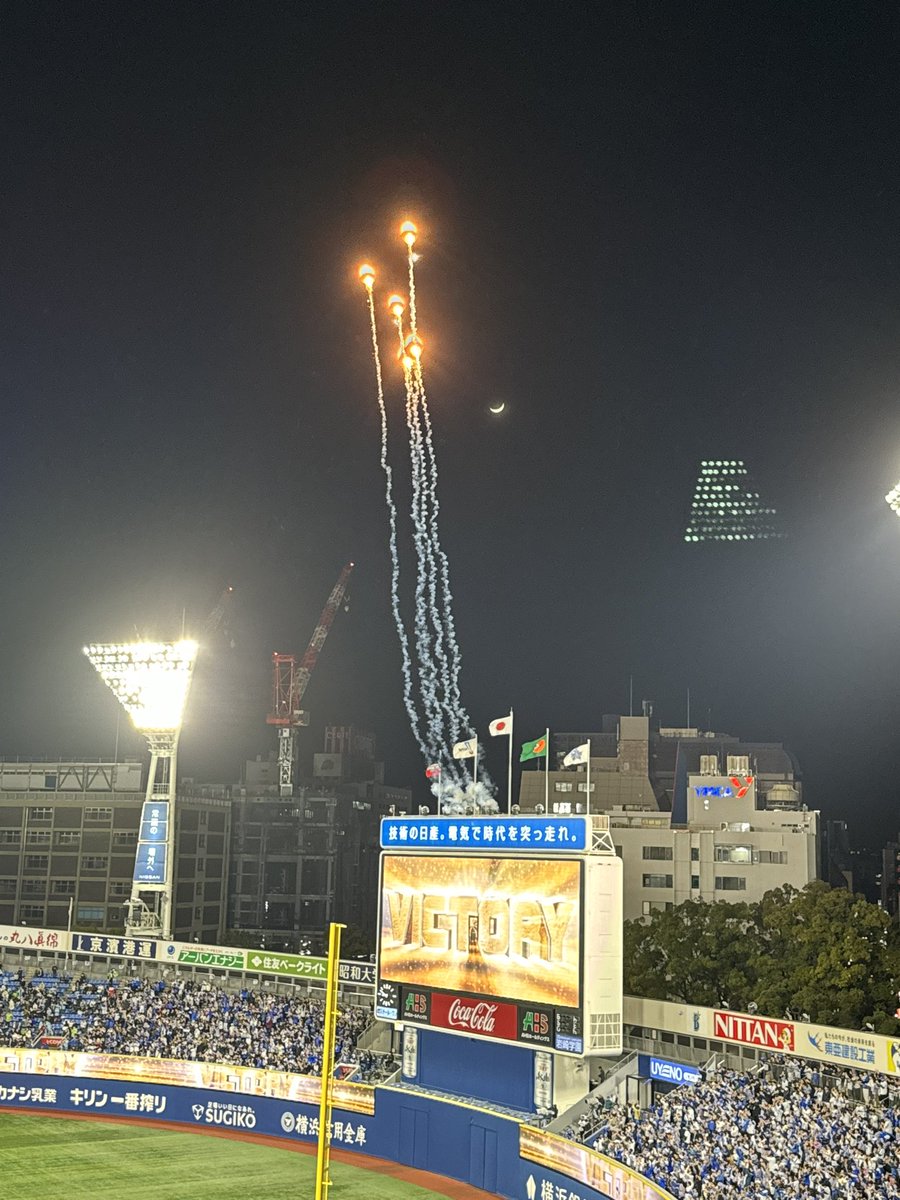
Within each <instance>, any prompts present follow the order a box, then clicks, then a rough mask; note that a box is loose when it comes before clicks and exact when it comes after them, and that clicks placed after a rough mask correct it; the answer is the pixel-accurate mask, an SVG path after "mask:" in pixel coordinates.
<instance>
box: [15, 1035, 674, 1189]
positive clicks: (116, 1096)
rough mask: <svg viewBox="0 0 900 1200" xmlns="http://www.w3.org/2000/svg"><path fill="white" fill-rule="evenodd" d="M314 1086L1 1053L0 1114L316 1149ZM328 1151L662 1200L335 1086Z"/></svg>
mask: <svg viewBox="0 0 900 1200" xmlns="http://www.w3.org/2000/svg"><path fill="white" fill-rule="evenodd" d="M318 1096H319V1081H318V1079H315V1078H313V1077H312V1076H302V1075H300V1076H298V1075H288V1074H286V1073H285V1072H281V1071H261V1070H253V1069H251V1068H245V1067H236V1066H229V1065H225V1064H221V1063H196V1062H181V1061H179V1060H168V1059H145V1058H142V1059H138V1058H133V1059H128V1058H127V1057H126V1056H123V1055H106V1054H87V1053H81V1052H77V1053H76V1052H71V1053H70V1052H67V1051H63V1050H39V1049H30V1048H20V1047H16V1048H12V1047H6V1048H0V1110H3V1111H11V1110H16V1111H19V1112H41V1113H71V1114H77V1115H78V1116H83V1117H106V1118H109V1117H117V1118H120V1119H123V1120H133V1121H139V1122H153V1121H165V1122H169V1123H174V1124H176V1125H181V1126H183V1127H184V1128H185V1129H186V1130H203V1129H224V1130H230V1131H233V1132H234V1133H235V1134H237V1135H252V1136H259V1135H265V1136H268V1137H274V1138H280V1139H282V1140H284V1141H286V1142H289V1143H297V1142H305V1143H308V1144H309V1145H312V1144H314V1143H315V1141H316V1138H317V1136H318V1132H319V1108H318ZM334 1103H335V1107H334V1110H333V1118H332V1127H331V1131H332V1144H333V1146H335V1147H338V1146H339V1147H341V1148H342V1149H346V1150H351V1151H353V1152H354V1153H357V1154H360V1155H374V1156H375V1157H377V1158H384V1159H388V1160H390V1161H393V1162H397V1163H402V1164H404V1165H406V1166H411V1167H417V1168H419V1169H421V1170H424V1171H431V1172H433V1173H434V1174H437V1175H444V1176H447V1177H449V1178H451V1179H458V1180H461V1181H462V1182H464V1183H469V1184H472V1185H473V1186H474V1187H479V1188H483V1189H484V1190H485V1191H487V1192H493V1193H495V1194H497V1195H500V1196H503V1197H506V1198H507V1200H671V1197H670V1196H669V1193H667V1192H665V1191H663V1190H662V1189H661V1188H659V1187H657V1186H656V1185H655V1184H653V1183H651V1182H650V1181H649V1180H647V1179H645V1178H644V1177H643V1176H641V1175H638V1174H637V1173H636V1172H634V1171H631V1170H629V1169H628V1168H627V1167H624V1166H622V1165H621V1164H620V1163H616V1162H615V1161H614V1160H612V1159H609V1158H606V1157H605V1156H604V1155H602V1154H598V1153H596V1152H595V1151H592V1150H589V1149H588V1148H587V1147H585V1146H581V1145H578V1144H576V1143H574V1142H568V1141H566V1140H565V1139H563V1138H560V1137H556V1136H555V1135H553V1134H549V1133H546V1132H545V1131H543V1130H539V1129H532V1128H530V1127H528V1126H523V1125H520V1124H519V1122H518V1121H516V1120H514V1119H513V1118H511V1117H505V1116H502V1115H501V1114H499V1113H497V1112H494V1111H492V1110H488V1109H482V1108H478V1107H477V1106H474V1105H471V1104H465V1103H463V1102H461V1101H454V1100H451V1099H450V1098H449V1097H448V1098H447V1099H440V1098H437V1097H435V1096H434V1095H429V1096H425V1095H423V1094H421V1093H419V1092H416V1091H413V1090H406V1089H404V1088H402V1087H397V1086H393V1085H390V1086H385V1087H371V1086H369V1085H366V1084H352V1083H346V1082H343V1081H335V1085H334Z"/></svg>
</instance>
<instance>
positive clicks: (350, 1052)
mask: <svg viewBox="0 0 900 1200" xmlns="http://www.w3.org/2000/svg"><path fill="white" fill-rule="evenodd" d="M323 1020H324V1005H323V1003H322V1002H321V1001H319V1000H316V999H313V998H312V997H307V996H299V995H298V996H280V995H277V994H275V993H274V992H268V991H265V990H257V991H253V990H250V989H248V988H243V989H241V990H240V991H236V992H235V991H228V990H227V989H226V988H223V987H219V986H217V985H216V984H214V983H212V982H211V981H209V980H194V979H190V978H187V977H176V978H175V979H173V980H169V981H165V980H155V981H150V980H146V979H137V978H134V979H120V978H118V977H116V976H114V975H110V976H109V978H108V979H105V980H97V979H89V978H87V977H85V976H84V975H81V976H77V977H75V978H69V977H67V976H62V977H60V976H56V975H50V976H42V975H35V976H34V977H33V978H32V979H30V980H27V979H26V978H25V976H24V974H23V973H22V972H18V973H16V974H9V973H7V974H6V975H4V976H3V977H2V979H0V1044H3V1045H7V1046H30V1045H34V1044H35V1042H36V1041H37V1040H38V1039H40V1038H41V1037H42V1036H43V1037H59V1038H61V1039H62V1040H61V1041H60V1043H59V1047H60V1049H63V1050H84V1051H88V1052H93V1053H101V1054H136V1055H142V1056H145V1057H150V1058H180V1059H190V1060H194V1061H200V1062H220V1063H237V1064H239V1065H242V1066H248V1067H258V1068H268V1069H270V1070H276V1071H293V1072H296V1073H298V1074H306V1075H309V1074H317V1073H318V1072H319V1071H321V1068H322V1027H323ZM371 1020H372V1013H371V1012H370V1011H369V1010H367V1009H364V1008H342V1009H341V1011H340V1015H339V1018H338V1022H337V1029H336V1047H335V1061H336V1062H344V1063H355V1062H357V1061H358V1058H359V1051H358V1050H357V1042H358V1040H359V1037H360V1035H361V1034H362V1033H363V1031H364V1030H365V1029H366V1028H367V1026H368V1025H369V1024H370V1023H371ZM375 1065H376V1064H375V1063H374V1061H373V1056H372V1055H368V1056H366V1057H365V1061H364V1066H365V1073H366V1075H367V1077H369V1078H372V1077H373V1076H374V1075H375Z"/></svg>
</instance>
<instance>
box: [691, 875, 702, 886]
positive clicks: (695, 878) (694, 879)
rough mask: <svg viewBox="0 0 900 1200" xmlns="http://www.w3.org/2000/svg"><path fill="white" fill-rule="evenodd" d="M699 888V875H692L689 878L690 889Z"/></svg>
mask: <svg viewBox="0 0 900 1200" xmlns="http://www.w3.org/2000/svg"><path fill="white" fill-rule="evenodd" d="M699 886H700V876H699V875H692V876H691V887H692V888H698V887H699Z"/></svg>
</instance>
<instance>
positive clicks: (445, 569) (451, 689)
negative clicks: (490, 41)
mask: <svg viewBox="0 0 900 1200" xmlns="http://www.w3.org/2000/svg"><path fill="white" fill-rule="evenodd" d="M409 225H411V222H407V223H406V224H405V225H404V226H403V227H402V228H401V231H400V232H401V237H403V240H404V241H405V242H406V247H407V271H408V278H409V297H410V299H409V324H410V333H411V337H412V339H414V340H413V347H414V348H417V349H418V351H419V352H418V353H417V354H415V355H414V362H413V370H412V374H413V382H414V384H415V386H416V391H417V393H418V401H419V408H420V410H421V414H422V419H421V424H422V427H423V428H424V431H425V436H424V447H425V464H424V470H425V474H426V479H427V491H428V495H427V501H428V508H429V511H428V531H429V543H430V550H431V556H432V563H431V565H432V572H431V575H430V581H431V591H430V596H429V599H430V602H431V611H432V618H433V620H434V622H435V624H436V626H439V627H440V631H441V634H440V645H441V649H442V651H443V655H442V661H441V668H442V671H441V679H442V683H443V688H444V703H445V706H446V710H447V712H448V714H449V717H450V723H451V738H452V740H453V741H454V742H455V741H457V740H458V738H459V734H460V732H461V731H462V730H464V729H468V728H471V724H472V722H471V718H470V717H469V714H468V713H467V712H466V709H465V707H464V706H463V703H462V697H461V694H460V687H459V674H460V669H461V666H462V662H461V654H460V649H459V641H458V639H457V637H456V627H455V625H454V621H453V594H452V592H451V590H450V564H449V562H448V560H447V555H446V554H445V553H444V550H443V547H442V546H441V542H440V535H439V532H438V516H439V513H440V504H439V501H438V492H437V482H438V480H437V457H436V455H435V450H434V438H433V436H432V428H431V414H430V412H429V411H428V398H427V396H426V393H425V377H424V375H423V372H422V356H421V343H420V342H419V338H418V333H417V329H416V301H415V296H416V270H415V262H416V255H415V253H414V251H413V246H414V245H415V233H416V231H415V228H414V227H413V228H412V229H409V228H407V226H409ZM404 231H405V232H404ZM435 560H436V562H435ZM435 568H436V569H435ZM438 577H439V578H440V586H441V602H440V605H438V603H437V598H436V586H437V578H438ZM445 645H446V650H444V646H445Z"/></svg>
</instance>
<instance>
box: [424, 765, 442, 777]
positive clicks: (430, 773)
mask: <svg viewBox="0 0 900 1200" xmlns="http://www.w3.org/2000/svg"><path fill="white" fill-rule="evenodd" d="M440 777H441V764H440V763H432V764H431V766H430V767H426V768H425V778H426V779H440Z"/></svg>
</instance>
